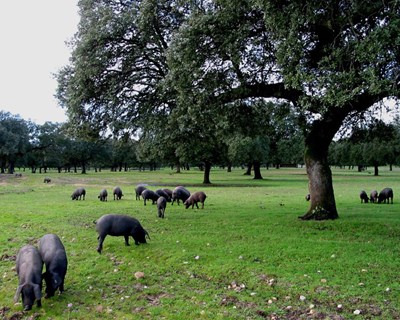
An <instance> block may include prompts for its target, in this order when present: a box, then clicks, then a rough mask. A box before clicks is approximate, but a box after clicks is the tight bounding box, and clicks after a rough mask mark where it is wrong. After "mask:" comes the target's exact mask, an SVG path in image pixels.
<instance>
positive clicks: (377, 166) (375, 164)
mask: <svg viewBox="0 0 400 320" xmlns="http://www.w3.org/2000/svg"><path fill="white" fill-rule="evenodd" d="M374 176H376V177H377V176H379V165H378V161H374Z"/></svg>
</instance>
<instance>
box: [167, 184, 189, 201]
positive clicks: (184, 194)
mask: <svg viewBox="0 0 400 320" xmlns="http://www.w3.org/2000/svg"><path fill="white" fill-rule="evenodd" d="M189 197H190V192H189V191H188V190H187V189H186V188H185V187H182V186H178V187H176V188H175V189H174V191H172V203H171V205H173V204H174V202H175V201H176V202H178V205H179V200H182V202H185V201H186V200H187V199H188V198H189Z"/></svg>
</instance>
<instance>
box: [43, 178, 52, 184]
mask: <svg viewBox="0 0 400 320" xmlns="http://www.w3.org/2000/svg"><path fill="white" fill-rule="evenodd" d="M43 182H44V183H50V182H51V179H50V178H44V179H43Z"/></svg>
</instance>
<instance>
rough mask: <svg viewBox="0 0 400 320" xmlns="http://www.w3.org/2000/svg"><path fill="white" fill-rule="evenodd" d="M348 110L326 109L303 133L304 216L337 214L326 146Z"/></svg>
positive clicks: (317, 217) (321, 217) (323, 217)
mask: <svg viewBox="0 0 400 320" xmlns="http://www.w3.org/2000/svg"><path fill="white" fill-rule="evenodd" d="M346 115H347V112H346V110H345V109H336V110H334V109H333V110H331V111H327V112H326V114H325V115H324V117H323V118H321V119H320V120H316V121H314V122H313V124H312V126H311V130H309V131H308V132H307V134H306V137H305V153H304V160H305V164H306V168H307V175H308V181H309V183H308V188H309V193H310V208H309V209H308V211H307V212H306V213H305V214H304V215H303V216H301V217H300V218H301V219H303V220H328V219H337V218H339V215H338V212H337V209H336V202H335V195H334V192H333V183H332V172H331V169H330V167H329V163H328V149H329V145H330V143H331V142H332V139H333V137H334V135H335V134H336V132H337V131H338V130H339V128H340V126H341V124H342V123H343V120H344V118H345V117H346Z"/></svg>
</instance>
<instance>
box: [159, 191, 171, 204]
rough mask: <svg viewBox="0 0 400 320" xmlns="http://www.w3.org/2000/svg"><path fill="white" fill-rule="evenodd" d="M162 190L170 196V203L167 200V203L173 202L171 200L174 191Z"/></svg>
mask: <svg viewBox="0 0 400 320" xmlns="http://www.w3.org/2000/svg"><path fill="white" fill-rule="evenodd" d="M161 190H162V191H164V192H165V193H166V194H167V195H168V197H169V201H168V199H167V201H168V202H171V199H172V190H170V189H161Z"/></svg>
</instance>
